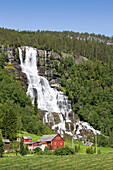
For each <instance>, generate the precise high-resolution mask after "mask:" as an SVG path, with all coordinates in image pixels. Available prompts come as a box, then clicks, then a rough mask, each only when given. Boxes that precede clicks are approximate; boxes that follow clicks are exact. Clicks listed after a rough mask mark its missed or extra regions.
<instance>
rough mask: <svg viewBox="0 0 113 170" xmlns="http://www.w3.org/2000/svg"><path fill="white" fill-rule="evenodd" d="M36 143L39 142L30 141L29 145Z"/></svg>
mask: <svg viewBox="0 0 113 170" xmlns="http://www.w3.org/2000/svg"><path fill="white" fill-rule="evenodd" d="M34 143H37V142H29V143H28V144H29V145H32V144H34Z"/></svg>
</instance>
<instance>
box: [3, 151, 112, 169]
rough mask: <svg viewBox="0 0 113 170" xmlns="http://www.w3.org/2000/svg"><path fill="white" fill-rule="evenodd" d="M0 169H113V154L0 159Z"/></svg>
mask: <svg viewBox="0 0 113 170" xmlns="http://www.w3.org/2000/svg"><path fill="white" fill-rule="evenodd" d="M0 169H8V170H9V169H43V170H45V169H50V170H53V169H76V170H84V169H92V170H93V169H96V170H101V169H111V170H112V169H113V152H109V153H104V154H100V155H83V154H77V155H67V156H55V155H34V156H24V157H22V156H15V157H3V158H0Z"/></svg>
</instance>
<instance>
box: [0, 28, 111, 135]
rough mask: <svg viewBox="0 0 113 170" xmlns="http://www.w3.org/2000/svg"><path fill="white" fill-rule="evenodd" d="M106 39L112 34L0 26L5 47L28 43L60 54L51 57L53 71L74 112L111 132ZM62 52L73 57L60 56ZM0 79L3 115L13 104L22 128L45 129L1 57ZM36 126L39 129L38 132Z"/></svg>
mask: <svg viewBox="0 0 113 170" xmlns="http://www.w3.org/2000/svg"><path fill="white" fill-rule="evenodd" d="M89 37H90V38H89ZM91 37H93V38H91ZM108 42H110V43H112V42H113V37H112V38H110V37H105V36H101V35H95V34H88V33H85V34H79V33H73V32H68V31H67V32H66V31H65V32H50V31H39V30H38V31H37V32H30V31H22V32H19V31H15V30H8V29H3V28H1V29H0V45H5V46H6V48H7V46H8V47H11V48H16V47H19V46H26V45H27V46H33V47H36V48H38V49H42V50H47V51H49V50H52V51H54V52H57V53H58V54H59V55H60V59H59V61H55V59H54V57H53V56H51V60H52V61H53V63H54V65H55V70H56V72H57V73H58V74H60V78H61V79H60V83H61V85H62V87H63V88H62V89H63V91H64V92H65V93H66V95H67V96H68V97H69V99H70V101H71V103H72V107H73V110H74V112H75V114H77V115H78V116H79V118H80V119H81V120H84V121H87V122H89V123H91V125H93V127H94V128H96V129H98V130H101V131H102V133H104V134H106V135H110V133H111V131H112V130H113V123H112V122H113V64H112V60H113V46H112V45H107V43H108ZM61 52H65V53H68V54H71V55H72V56H73V57H62V55H61ZM1 56H4V55H1ZM77 57H81V58H82V57H85V58H86V60H84V59H83V60H82V59H81V62H79V64H77V63H76V60H77ZM5 60H7V58H5ZM0 79H1V83H0V89H1V90H0V102H1V110H0V112H1V114H0V116H1V117H2V119H3V112H4V111H5V112H7V109H9V111H10V108H11V109H12V108H13V110H14V112H16V114H17V118H18V119H20V117H21V119H20V120H21V122H22V129H25V130H27V131H28V132H31V133H44V131H43V129H44V128H42V127H43V126H44V125H43V126H42V122H41V121H40V120H39V117H38V114H35V112H34V108H33V107H32V106H31V102H30V99H29V98H28V97H27V96H26V95H25V91H23V90H22V88H21V83H20V82H19V81H17V80H16V79H15V78H14V75H12V74H11V73H9V71H7V70H4V69H3V59H1V70H0ZM5 108H6V109H5ZM17 110H18V111H17ZM20 120H19V121H20ZM28 122H29V126H28ZM37 122H40V123H37ZM38 126H39V127H38ZM30 127H34V129H33V128H30ZM18 128H19V127H18ZM37 129H40V130H39V132H37Z"/></svg>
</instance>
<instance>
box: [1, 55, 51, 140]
mask: <svg viewBox="0 0 113 170" xmlns="http://www.w3.org/2000/svg"><path fill="white" fill-rule="evenodd" d="M6 60H7V55H6V54H3V52H0V129H2V135H3V136H4V137H5V138H9V139H10V140H12V139H14V138H16V134H17V131H21V130H26V131H28V132H30V133H35V134H38V135H41V134H47V133H52V131H51V130H50V129H49V128H48V127H46V126H45V125H44V124H43V123H42V121H41V120H40V117H39V114H38V110H37V109H36V108H35V106H34V107H33V105H32V104H31V100H30V97H29V96H27V95H26V91H25V90H24V89H22V85H21V83H22V82H21V81H19V80H18V79H16V76H15V75H14V74H13V73H11V72H10V71H9V70H7V69H5V68H4V67H5V61H6Z"/></svg>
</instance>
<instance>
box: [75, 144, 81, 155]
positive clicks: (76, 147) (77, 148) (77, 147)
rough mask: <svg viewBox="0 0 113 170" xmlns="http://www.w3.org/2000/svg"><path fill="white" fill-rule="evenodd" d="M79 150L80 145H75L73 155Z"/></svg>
mask: <svg viewBox="0 0 113 170" xmlns="http://www.w3.org/2000/svg"><path fill="white" fill-rule="evenodd" d="M79 150H80V145H79V146H77V145H75V153H77V152H78V151H79Z"/></svg>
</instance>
